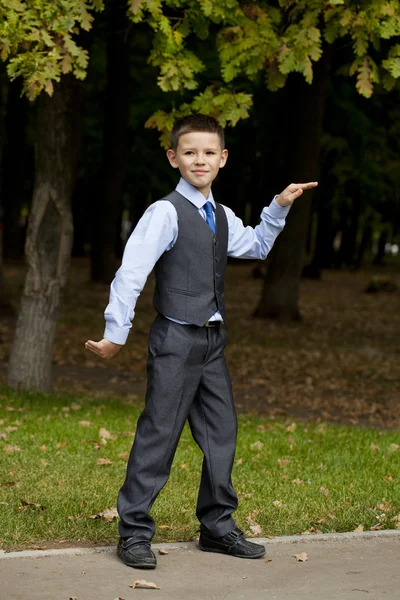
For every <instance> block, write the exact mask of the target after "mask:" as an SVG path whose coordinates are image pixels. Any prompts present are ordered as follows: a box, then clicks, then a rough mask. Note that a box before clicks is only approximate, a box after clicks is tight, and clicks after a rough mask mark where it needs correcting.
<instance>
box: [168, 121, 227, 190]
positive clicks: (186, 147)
mask: <svg viewBox="0 0 400 600" xmlns="http://www.w3.org/2000/svg"><path fill="white" fill-rule="evenodd" d="M167 156H168V160H169V162H170V164H171V166H172V167H174V168H175V169H179V171H180V173H181V175H182V177H183V178H184V179H185V180H186V181H187V182H188V183H191V184H192V185H193V186H194V187H196V188H197V189H198V190H199V192H201V193H202V194H203V195H204V196H205V197H206V198H207V196H208V194H209V192H210V188H211V183H212V182H213V181H214V179H215V178H216V176H217V174H218V171H219V169H221V168H222V167H223V166H224V165H225V163H226V160H227V158H228V150H225V149H223V148H221V143H220V141H219V136H218V134H217V133H209V132H207V131H193V132H191V133H184V134H183V135H181V136H180V138H179V144H178V147H177V149H176V151H174V150H171V149H170V150H168V152H167Z"/></svg>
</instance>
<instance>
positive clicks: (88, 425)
mask: <svg viewBox="0 0 400 600" xmlns="http://www.w3.org/2000/svg"><path fill="white" fill-rule="evenodd" d="M78 422H79V425H81V426H82V427H91V426H92V423H91V421H78Z"/></svg>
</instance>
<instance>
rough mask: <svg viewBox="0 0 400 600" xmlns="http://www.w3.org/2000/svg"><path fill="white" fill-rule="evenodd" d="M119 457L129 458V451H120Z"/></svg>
mask: <svg viewBox="0 0 400 600" xmlns="http://www.w3.org/2000/svg"><path fill="white" fill-rule="evenodd" d="M118 458H124V459H127V458H129V452H120V453H119V454H118Z"/></svg>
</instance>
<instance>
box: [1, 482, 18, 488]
mask: <svg viewBox="0 0 400 600" xmlns="http://www.w3.org/2000/svg"><path fill="white" fill-rule="evenodd" d="M14 485H17V483H16V481H5V482H4V483H2V484H1V487H14Z"/></svg>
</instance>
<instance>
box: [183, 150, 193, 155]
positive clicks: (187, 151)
mask: <svg viewBox="0 0 400 600" xmlns="http://www.w3.org/2000/svg"><path fill="white" fill-rule="evenodd" d="M185 154H193V152H192V151H191V150H186V152H185Z"/></svg>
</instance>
